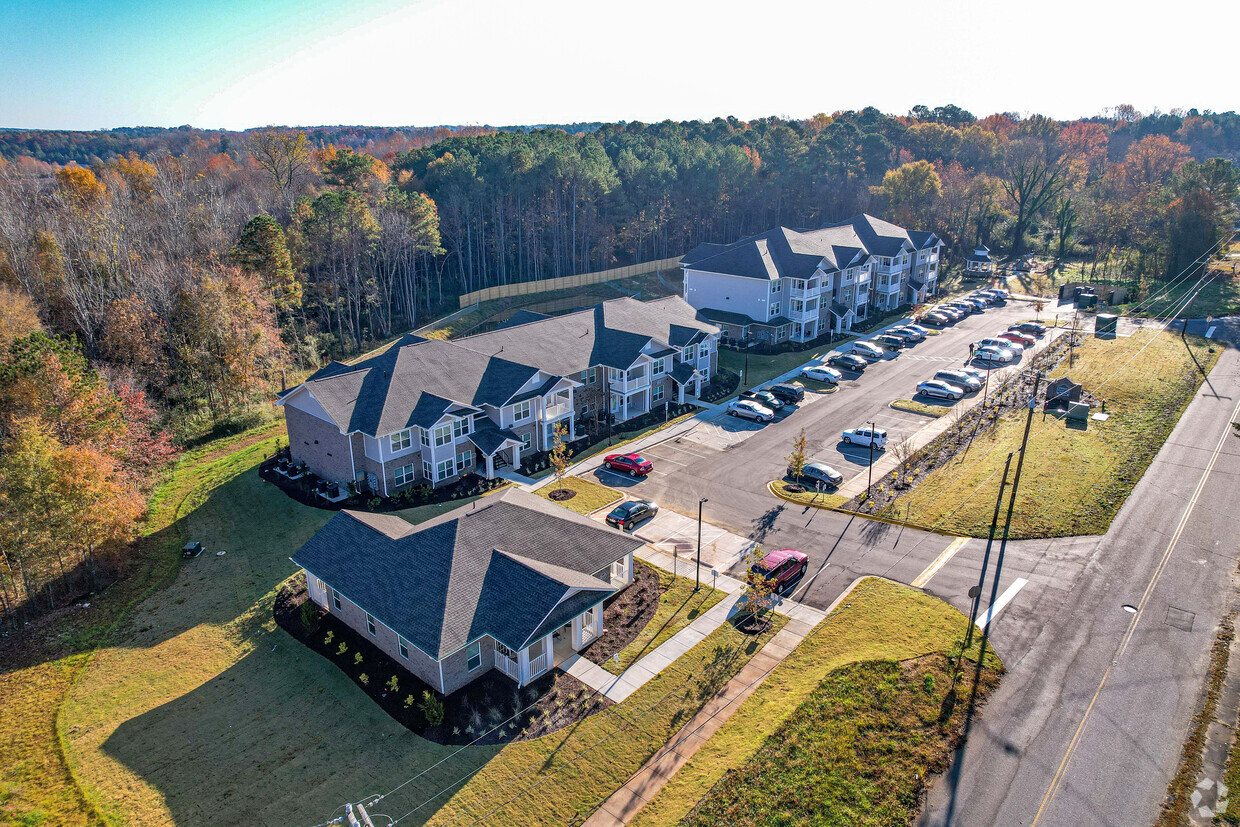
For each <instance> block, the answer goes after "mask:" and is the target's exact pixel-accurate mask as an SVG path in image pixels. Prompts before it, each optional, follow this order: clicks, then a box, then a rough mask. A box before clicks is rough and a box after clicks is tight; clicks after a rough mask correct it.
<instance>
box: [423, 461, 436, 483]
mask: <svg viewBox="0 0 1240 827" xmlns="http://www.w3.org/2000/svg"><path fill="white" fill-rule="evenodd" d="M422 476H424V477H426V478H427V479H428V480H433V479H435V469H434V468H433V467H432V466H431V464H430V463H429V462H427V461H426V460H422Z"/></svg>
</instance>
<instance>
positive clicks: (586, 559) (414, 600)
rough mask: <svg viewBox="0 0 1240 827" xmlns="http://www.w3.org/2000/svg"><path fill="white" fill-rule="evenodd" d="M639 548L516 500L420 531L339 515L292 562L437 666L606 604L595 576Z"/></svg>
mask: <svg viewBox="0 0 1240 827" xmlns="http://www.w3.org/2000/svg"><path fill="white" fill-rule="evenodd" d="M641 545H642V541H641V540H638V539H636V538H634V537H630V536H628V535H625V534H623V533H621V532H618V531H613V530H611V529H607V528H604V527H603V526H600V525H599V524H598V523H595V522H594V521H592V520H590V519H588V518H586V517H583V516H580V515H577V514H574V513H572V512H570V511H567V510H565V509H563V508H560V507H559V506H557V505H555V504H553V503H551V502H550V501H548V500H546V499H544V498H542V497H539V496H536V495H534V494H529V493H526V492H524V491H520V490H517V489H512V490H509V491H506V492H504V493H503V494H500V495H495V496H492V497H487V498H485V499H484V500H482V501H479V502H476V503H474V504H472V505H469V506H462V507H461V508H458V509H455V510H453V511H450V512H448V513H447V514H443V515H441V516H440V517H438V518H436V519H434V520H431V521H429V522H426V523H423V524H421V525H418V526H413V525H410V524H409V523H407V522H406V521H405V520H403V519H401V518H399V517H395V516H392V515H385V514H366V513H362V512H356V511H341V512H338V513H337V514H336V516H334V517H332V519H331V520H329V521H328V522H327V524H326V525H325V526H323V528H321V529H320V530H319V531H318V533H317V534H315V535H314V536H313V537H311V538H310V540H308V541H307V542H306V543H305V545H303V546H302V547H301V548H300V549H298V550H297V552H296V553H295V554H294V555H293V557H292V560H293V562H294V563H296V564H297V565H298V566H300V567H302V568H304V569H305V570H306V571H307V572H309V573H311V574H312V575H314V576H315V577H318V578H319V579H321V580H322V581H323V582H324V583H326V584H327V585H328V586H330V587H331V588H334V589H336V590H337V591H339V592H340V594H341V595H342V596H344V597H346V598H348V599H349V600H350V601H352V602H354V603H356V604H357V605H358V606H360V607H361V608H362V609H363V610H364V611H366V612H368V613H369V614H370V615H372V616H373V617H374V618H376V619H377V620H379V621H380V622H381V623H383V625H385V626H387V627H388V628H390V629H392V630H393V631H394V632H396V633H397V634H398V635H400V636H401V637H403V638H404V639H405V640H407V641H408V642H409V643H411V644H413V645H414V646H416V647H417V648H418V649H420V650H422V651H423V652H426V653H427V654H429V655H430V656H431V657H434V658H436V659H441V658H443V657H445V656H447V655H449V654H451V653H452V652H455V651H456V650H458V649H460V648H461V647H462V646H464V645H466V644H467V643H470V642H471V641H474V640H477V639H478V638H479V637H482V636H483V635H490V636H491V637H493V638H495V639H496V640H498V641H499V642H500V643H503V644H504V645H505V646H508V647H509V648H511V649H521V648H524V647H525V646H527V645H528V644H529V643H530V641H531V640H533V639H535V638H537V637H539V636H541V635H544V634H547V632H546V631H542V630H543V628H544V627H545V626H546V624H548V623H550V622H553V621H554V620H555V619H556V618H558V617H560V616H561V615H563V614H564V613H565V612H569V611H571V612H572V613H571V614H568V615H567V618H568V619H571V618H572V617H574V616H575V615H577V614H580V613H581V612H582V611H584V610H585V608H588V607H589V606H592V605H594V604H595V603H598V602H599V601H601V600H603V599H604V598H605V597H606V596H607V595H608V594H610V593H611V592H612V591H613V589H612V588H611V586H610V585H608V583H607V582H605V581H604V580H602V579H600V578H598V577H595V576H594V575H595V574H596V573H597V572H600V571H602V570H604V569H606V568H607V567H608V566H609V565H610V564H611V563H614V562H615V561H616V560H619V559H621V558H622V557H624V556H625V555H626V554H629V553H630V552H632V551H634V550H636V549H637V548H639V547H640V546H641ZM583 593H585V594H586V597H584V598H582V597H579V595H581V594H583ZM583 602H584V603H585V605H584V606H583V607H582V608H581V609H577V610H575V607H576V606H578V605H579V604H581V603H583ZM565 622H567V620H562V621H560V622H559V623H556V624H555V626H553V627H551V628H552V629H554V628H558V626H560V625H563V623H565Z"/></svg>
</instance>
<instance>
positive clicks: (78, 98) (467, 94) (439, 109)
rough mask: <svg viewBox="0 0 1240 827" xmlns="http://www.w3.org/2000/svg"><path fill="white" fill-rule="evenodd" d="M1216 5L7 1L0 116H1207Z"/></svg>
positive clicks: (1219, 101) (1218, 98) (437, 119)
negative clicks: (950, 110) (1150, 10)
mask: <svg viewBox="0 0 1240 827" xmlns="http://www.w3.org/2000/svg"><path fill="white" fill-rule="evenodd" d="M1224 5H1225V4H1224ZM1220 8H1221V7H1220V6H1218V5H1217V4H1216V3H1215V2H1212V1H1211V0H1182V2H1179V3H1177V4H1176V6H1175V13H1174V14H1166V15H1163V16H1162V19H1154V18H1153V16H1146V15H1143V14H1141V13H1140V12H1139V11H1138V10H1137V9H1134V8H1129V9H1122V8H1117V7H1115V6H1114V5H1113V4H1110V3H1102V2H1099V0H1041V2H1039V3H1037V4H1019V5H1018V4H1015V3H1009V2H1002V1H1001V0H1000V1H999V2H995V0H988V1H986V2H983V0H940V1H939V2H933V3H926V2H924V0H887V1H886V2H884V3H881V4H879V3H874V4H868V3H856V2H854V0H848V2H842V1H841V0H748V2H730V1H729V0H716V1H715V2H711V3H706V2H680V0H623V2H613V3H611V4H603V3H598V2H596V1H594V2H592V0H520V2H513V0H504V1H503V2H501V0H359V2H346V0H337V2H323V1H322V0H182V2H167V0H161V1H160V2H135V1H134V0H96V1H95V2H86V1H85V0H42V1H41V2H37V3H36V2H27V1H26V0H22V2H16V0H0V126H7V127H24V128H68V129H98V128H109V127H115V126H135V125H148V126H177V125H180V124H186V123H188V124H193V125H195V126H200V127H207V128H213V127H224V128H230V129H242V128H247V127H254V126H265V125H269V124H290V125H312V124H340V123H352V124H357V123H364V124H375V125H408V124H414V125H430V124H441V123H450V124H467V123H475V124H481V123H489V124H514V123H563V122H572V121H593V120H608V121H610V120H644V121H657V120H662V119H664V118H673V119H685V118H710V117H713V116H715V115H728V114H732V115H736V116H738V117H741V118H752V117H758V116H762V115H783V116H788V117H805V116H808V115H812V114H814V113H816V112H820V111H825V112H831V111H833V110H836V109H846V108H855V107H861V106H866V105H873V106H877V107H879V108H880V109H883V110H884V111H888V112H893V113H904V112H906V111H908V109H909V108H910V107H911V106H913V105H914V104H918V103H924V104H927V105H929V106H935V105H938V104H942V103H956V104H958V105H960V106H963V107H965V108H966V109H969V110H971V111H973V112H974V113H975V114H977V115H979V116H981V115H986V114H989V113H991V112H994V111H1004V110H1006V111H1017V112H1026V113H1028V112H1042V113H1044V114H1048V115H1051V116H1055V117H1062V118H1067V117H1076V116H1081V115H1091V114H1096V113H1098V112H1099V111H1101V110H1102V109H1103V108H1105V107H1109V106H1112V105H1114V104H1117V103H1132V104H1134V105H1136V106H1137V107H1138V108H1140V109H1143V110H1146V111H1148V110H1149V109H1151V108H1153V107H1159V108H1161V109H1163V110H1168V109H1171V108H1173V107H1177V106H1178V107H1186V108H1187V107H1192V106H1196V107H1198V108H1201V109H1216V110H1221V109H1231V108H1235V107H1236V106H1238V105H1240V101H1238V100H1236V99H1235V94H1234V88H1233V87H1232V84H1231V82H1230V78H1231V77H1233V76H1234V71H1233V70H1232V69H1231V68H1230V67H1229V66H1228V65H1227V64H1226V55H1227V50H1226V49H1225V48H1222V47H1221V46H1220V45H1218V44H1217V43H1216V44H1214V45H1213V46H1209V45H1205V46H1203V47H1201V48H1192V47H1188V46H1186V45H1185V44H1191V43H1195V42H1200V41H1202V39H1203V38H1202V35H1203V32H1202V30H1201V24H1202V21H1203V20H1210V19H1216V18H1217V17H1218V10H1219V9H1220ZM1065 21H1071V24H1072V25H1071V26H1068V25H1066V24H1065ZM1182 52H1190V53H1191V54H1189V55H1187V56H1185V55H1184V54H1182Z"/></svg>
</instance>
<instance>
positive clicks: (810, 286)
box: [805, 279, 818, 290]
mask: <svg viewBox="0 0 1240 827" xmlns="http://www.w3.org/2000/svg"><path fill="white" fill-rule="evenodd" d="M805 289H806V290H817V289H818V279H810V280H809V282H808V283H807V284H806V285H805Z"/></svg>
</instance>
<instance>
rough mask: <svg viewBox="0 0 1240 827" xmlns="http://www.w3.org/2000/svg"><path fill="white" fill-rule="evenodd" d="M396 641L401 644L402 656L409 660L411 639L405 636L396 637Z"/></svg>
mask: <svg viewBox="0 0 1240 827" xmlns="http://www.w3.org/2000/svg"><path fill="white" fill-rule="evenodd" d="M396 643H397V645H398V646H400V656H401V657H402V658H404V659H405V660H409V641H407V640H405V639H404V638H403V637H398V638H396Z"/></svg>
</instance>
